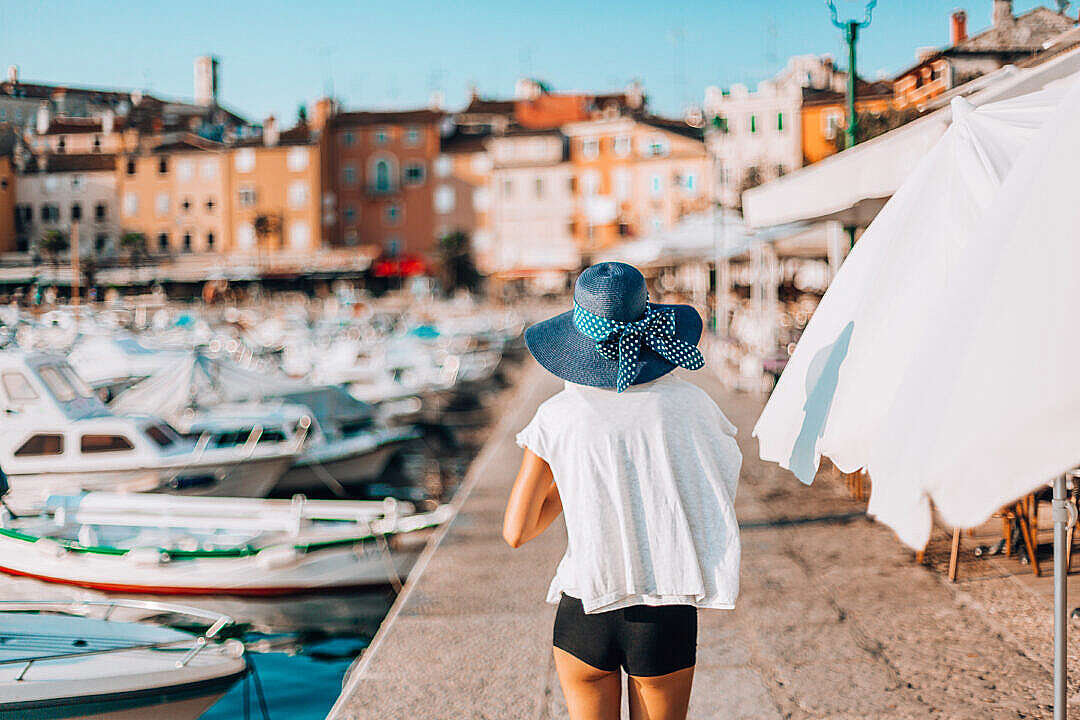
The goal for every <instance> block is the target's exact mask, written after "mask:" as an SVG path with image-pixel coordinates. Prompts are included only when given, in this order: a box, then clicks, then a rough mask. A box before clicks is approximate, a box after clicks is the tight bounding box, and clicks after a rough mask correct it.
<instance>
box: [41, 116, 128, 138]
mask: <svg viewBox="0 0 1080 720" xmlns="http://www.w3.org/2000/svg"><path fill="white" fill-rule="evenodd" d="M121 124H122V123H115V124H114V127H119V125H121ZM102 129H103V122H102V120H101V118H81V117H54V118H52V119H51V120H50V121H49V129H48V130H46V131H45V132H44V133H42V134H44V135H77V134H79V133H99V132H101V131H102Z"/></svg>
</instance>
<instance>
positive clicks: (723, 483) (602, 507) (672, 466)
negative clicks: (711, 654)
mask: <svg viewBox="0 0 1080 720" xmlns="http://www.w3.org/2000/svg"><path fill="white" fill-rule="evenodd" d="M701 330H702V323H701V317H700V316H699V315H698V314H697V311H695V310H694V309H693V308H692V307H690V306H687V305H656V304H653V303H650V302H649V301H648V293H647V290H646V287H645V278H644V277H642V275H641V273H640V272H638V270H637V269H636V268H634V267H632V266H630V265H625V264H623V263H601V264H599V265H594V266H593V267H590V268H588V269H587V270H585V272H583V273H582V274H581V276H580V277H579V278H578V280H577V283H576V285H575V287H574V308H573V310H571V311H569V312H565V313H563V314H561V315H558V316H556V317H553V318H550V319H549V320H545V321H544V322H541V323H538V324H536V325H533V326H532V327H530V328H529V329H528V330H527V331H526V332H525V342H526V345H527V346H528V348H529V352H530V353H532V355H533V357H534V358H536V360H537V362H539V363H540V364H541V365H542V366H544V367H545V368H546V369H547V370H549V371H550V372H552V373H554V374H555V375H557V376H559V377H560V378H562V379H564V380H565V381H566V387H565V388H564V389H563V390H562V391H561V392H559V393H558V394H556V395H555V396H553V397H552V398H550V399H548V400H547V401H546V402H544V403H543V404H542V405H541V406H540V408H539V409H538V410H537V411H536V415H535V417H533V419H532V421H531V422H530V423H529V424H528V426H527V427H526V428H525V429H524V430H522V431H521V433H519V434H518V437H517V441H518V444H519V445H521V446H522V447H523V448H524V449H525V457H524V459H523V460H522V463H521V470H520V471H519V473H518V476H517V480H516V481H515V483H514V487H513V490H512V491H511V494H510V501H509V503H508V505H507V508H506V517H505V519H504V524H503V535H504V537H505V538H506V541H507V542H508V543H509V544H510V545H511V546H513V547H518V546H519V545H521V544H522V543H525V542H528V541H529V540H531V539H533V538H534V537H536V536H537V535H539V534H540V533H542V532H543V531H544V530H545V529H546V528H547V527H548V526H549V525H550V524H551V523H552V521H554V520H555V518H557V517H558V516H559V514H560V513H563V514H564V515H565V518H566V534H567V548H566V555H565V556H564V557H563V559H562V562H561V563H559V567H558V570H557V571H556V574H555V578H554V580H552V582H551V587H550V589H549V591H548V602H550V603H553V604H558V606H559V607H558V610H557V612H556V615H555V628H554V633H553V636H554V637H553V645H554V650H553V652H554V654H555V667H556V669H557V670H558V673H559V682H560V684H561V685H562V689H563V694H564V695H565V697H566V703H567V707H568V709H569V711H570V717H571V719H572V720H618V717H619V709H620V705H621V693H622V676H621V672H623V671H625V673H626V674H627V677H628V680H627V692H628V694H629V705H630V717H631V719H632V720H682V719H683V718H685V717H686V713H687V707H688V704H689V701H690V687H691V684H692V681H693V677H694V665H695V662H696V653H697V611H698V608H720V609H729V610H730V609H732V608H734V606H735V598H736V596H737V595H738V592H739V530H738V524H737V522H736V520H735V510H734V501H735V489H736V485H737V483H738V477H739V469H740V466H741V465H742V454H741V453H740V452H739V448H738V446H737V444H736V442H735V438H734V436H735V427H734V425H732V424H731V423H730V422H729V421H728V419H727V418H726V417H724V414H723V413H722V412H721V411H720V409H719V408H718V407H717V406H716V403H714V402H713V401H712V399H711V398H710V397H709V396H708V395H707V394H706V393H705V392H704V391H703V390H701V389H700V388H698V387H697V386H696V385H693V384H692V383H690V382H687V381H686V380H683V379H681V378H678V377H676V376H673V375H669V373H670V372H671V371H672V370H673V369H675V368H676V367H683V368H686V369H688V370H697V369H699V368H701V367H702V366H703V365H704V359H703V358H702V355H701V352H700V351H699V350H698V348H697V343H698V340H699V339H700V338H701Z"/></svg>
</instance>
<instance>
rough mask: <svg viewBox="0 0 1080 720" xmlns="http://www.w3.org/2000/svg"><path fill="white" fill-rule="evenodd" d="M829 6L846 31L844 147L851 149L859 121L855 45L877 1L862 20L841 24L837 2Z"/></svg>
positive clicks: (870, 4) (874, 0)
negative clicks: (856, 96)
mask: <svg viewBox="0 0 1080 720" xmlns="http://www.w3.org/2000/svg"><path fill="white" fill-rule="evenodd" d="M825 4H826V5H828V6H829V15H830V17H831V18H832V24H833V25H835V26H836V27H838V28H840V29H841V30H843V31H844V41H845V42H846V43H847V46H848V77H847V115H848V121H847V131H846V132H845V133H844V137H845V143H844V147H845V149H846V148H850V147H853V146H854V145H855V130H856V128H857V127H858V124H859V120H858V116H857V115H856V114H855V45H856V44H857V43H858V42H859V30H861V29H863V28H866V27H869V25H870V16H871V14H872V13H873V12H874V6H875V5H877V0H869V2H867V3H866V14H865V15H864V16H863V19H862V20H861V21H860V20H844V21H843V22H841V21H840V20H839V18H838V17H837V12H836V2H835V0H825Z"/></svg>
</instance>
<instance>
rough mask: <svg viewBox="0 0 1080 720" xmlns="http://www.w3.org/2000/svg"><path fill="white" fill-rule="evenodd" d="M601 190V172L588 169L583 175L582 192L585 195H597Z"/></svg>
mask: <svg viewBox="0 0 1080 720" xmlns="http://www.w3.org/2000/svg"><path fill="white" fill-rule="evenodd" d="M599 192H600V173H598V172H596V171H595V170H586V171H585V172H584V173H583V174H582V175H581V193H582V194H583V195H589V196H591V195H597V194H599Z"/></svg>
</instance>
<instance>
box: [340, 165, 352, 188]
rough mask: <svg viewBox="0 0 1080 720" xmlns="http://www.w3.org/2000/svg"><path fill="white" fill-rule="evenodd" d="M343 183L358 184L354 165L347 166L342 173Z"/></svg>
mask: <svg viewBox="0 0 1080 720" xmlns="http://www.w3.org/2000/svg"><path fill="white" fill-rule="evenodd" d="M341 181H342V182H343V183H345V184H346V185H355V184H356V168H355V167H353V166H352V165H346V166H345V167H344V169H343V170H342V171H341Z"/></svg>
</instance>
